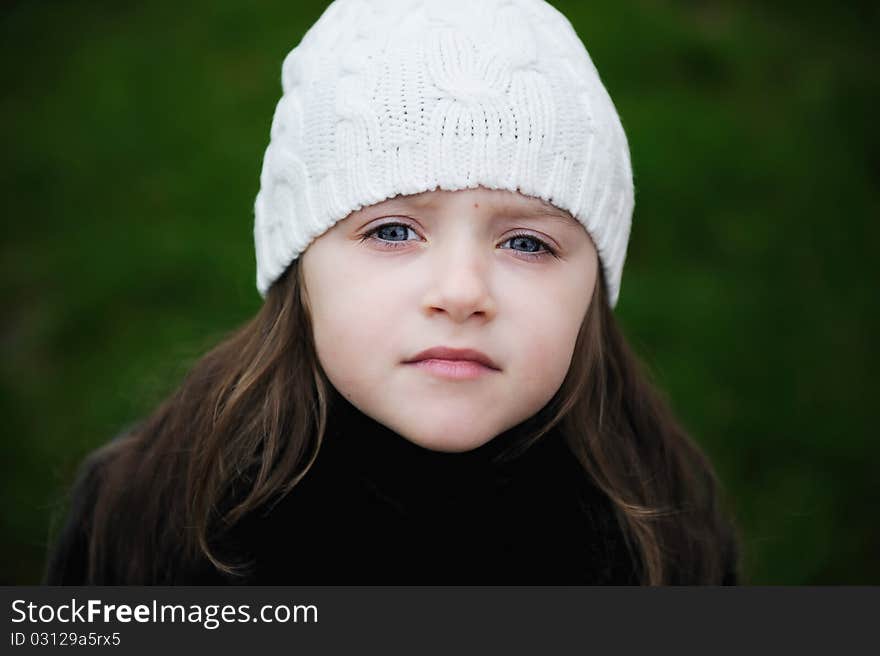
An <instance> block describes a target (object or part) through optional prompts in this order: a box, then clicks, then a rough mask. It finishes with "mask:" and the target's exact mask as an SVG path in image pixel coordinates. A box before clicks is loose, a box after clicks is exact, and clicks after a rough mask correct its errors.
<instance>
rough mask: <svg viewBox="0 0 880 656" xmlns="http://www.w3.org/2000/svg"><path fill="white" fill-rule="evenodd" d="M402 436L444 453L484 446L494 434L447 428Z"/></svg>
mask: <svg viewBox="0 0 880 656" xmlns="http://www.w3.org/2000/svg"><path fill="white" fill-rule="evenodd" d="M401 436H402V437H404V438H406V439H407V440H409V441H410V442H412V443H413V444H416V445H418V446H420V447H422V448H424V449H429V450H431V451H441V452H443V453H463V452H465V451H471V450H473V449H476V448H477V447H480V446H482V445H483V444H485V443H486V442H488V441H489V440H491V439H492V436H489V437H486V435H485V434H483V435H467V434H465V433H463V432H460V431H455V429H450V428H447V429H446V430H444V431H442V432H439V433H438V432H427V433H409V432H403V433H401Z"/></svg>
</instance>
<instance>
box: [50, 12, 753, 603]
mask: <svg viewBox="0 0 880 656" xmlns="http://www.w3.org/2000/svg"><path fill="white" fill-rule="evenodd" d="M282 85H283V95H282V97H281V100H280V101H279V103H278V105H277V108H276V111H275V116H274V119H273V122H272V128H271V139H270V143H269V146H268V148H267V150H266V154H265V158H264V160H263V170H262V175H261V179H260V183H261V187H260V190H259V194H258V195H257V199H256V205H255V214H256V220H255V229H254V235H255V242H256V259H257V287H258V290H259V292H260V293H261V295H262V296H263V297H264V298H265V303H264V304H263V306H262V307H261V309H260V310H259V312H258V313H257V315H256V316H255V317H254V318H253V319H252V320H250V321H249V322H248V323H246V324H245V325H244V326H242V327H241V328H240V329H239V330H237V331H236V332H235V333H234V334H232V335H231V336H230V337H229V338H228V339H226V340H225V341H224V342H223V343H221V344H219V345H218V346H217V347H216V348H214V349H213V350H212V351H210V352H209V353H208V354H207V355H205V356H204V357H203V358H202V359H201V361H200V362H198V363H197V364H196V365H195V366H194V367H193V369H192V370H191V371H190V373H189V374H188V375H187V377H186V378H185V380H184V381H183V383H182V384H181V386H180V387H179V388H178V389H177V390H176V391H175V392H174V393H173V394H172V395H171V396H170V398H168V399H167V400H166V401H165V402H164V403H162V404H161V406H160V407H159V408H158V409H156V410H155V411H154V412H153V413H152V414H151V415H150V416H149V417H146V418H145V419H143V420H142V421H140V422H139V423H137V424H136V425H134V426H132V427H131V428H130V429H129V430H127V431H124V432H123V434H121V435H120V436H118V437H117V438H116V439H114V440H112V441H110V442H109V443H108V444H107V445H105V446H104V447H102V448H101V449H99V450H97V451H96V452H95V453H93V454H92V455H91V456H90V457H89V458H88V459H87V460H86V462H85V463H84V464H83V465H82V467H81V469H80V474H79V478H78V480H77V482H76V483H75V485H74V491H73V495H72V505H71V510H70V513H69V517H68V521H67V524H66V526H65V528H64V529H63V532H62V534H61V536H60V538H59V540H58V542H57V544H56V546H55V548H54V550H53V552H52V554H51V556H50V559H49V563H48V568H47V573H46V582H48V583H51V584H206V583H232V584H236V583H246V584H386V583H387V584H440V583H443V584H504V583H510V584H578V583H580V584H596V583H609V584H621V583H623V584H651V585H657V584H719V583H726V584H727V583H736V582H737V580H738V574H737V552H738V550H737V547H736V538H735V531H734V529H733V526H732V524H731V523H730V522H729V521H728V519H727V518H726V517H725V516H724V515H723V513H722V511H721V510H720V507H719V505H720V504H719V502H718V497H719V492H718V484H717V481H716V479H715V476H714V474H713V472H712V468H711V466H710V465H709V463H708V462H707V460H706V459H705V457H704V456H703V455H702V453H701V452H700V450H699V449H698V448H697V447H696V446H695V445H694V443H693V442H692V441H691V440H690V439H689V438H688V436H687V435H686V434H685V431H684V430H683V429H682V427H681V426H680V425H679V424H678V423H677V422H676V420H675V418H674V417H673V415H672V413H671V412H670V410H669V407H668V406H667V404H666V403H665V401H664V397H663V395H662V393H660V392H658V391H657V390H655V389H654V387H652V384H651V383H650V381H649V377H648V375H647V372H646V371H645V369H644V368H643V366H642V365H641V364H640V363H639V361H638V359H637V357H636V355H635V354H634V353H633V351H632V350H631V348H630V347H629V346H628V345H627V343H626V341H625V339H624V337H623V335H622V333H621V331H620V329H619V327H618V325H617V323H616V321H615V318H614V314H613V312H612V310H613V308H614V307H615V305H616V303H617V299H618V294H619V290H620V281H621V275H622V268H623V262H624V258H625V254H626V248H627V242H628V238H629V232H630V221H631V215H632V211H633V204H634V201H633V196H634V194H633V183H632V171H631V167H630V157H629V150H628V145H627V140H626V137H625V134H624V131H623V128H622V126H621V123H620V119H619V117H618V115H617V112H616V111H615V108H614V105H613V103H612V102H611V99H610V98H609V96H608V94H607V92H606V90H605V88H604V87H603V85H602V83H601V81H600V79H599V76H598V73H597V72H596V69H595V68H594V66H593V64H592V62H591V60H590V57H589V55H588V54H587V52H586V50H585V49H584V46H583V44H582V43H581V41H580V40H579V39H578V37H577V35H576V33H575V32H574V30H573V28H572V27H571V25H570V23H569V22H568V20H567V19H566V18H565V17H564V16H563V15H562V14H560V13H559V12H558V11H557V10H556V9H554V8H553V7H552V6H550V5H549V4H547V3H545V2H543V0H481V1H479V2H473V1H472V0H466V1H461V0H455V1H453V0H444V2H427V1H420V0H381V1H380V0H370V1H366V0H336V1H335V2H333V3H332V4H331V5H330V6H329V7H328V8H327V9H326V11H325V12H324V14H323V15H322V16H321V17H320V19H319V20H318V21H317V22H316V23H315V25H314V26H312V28H311V29H310V30H309V31H308V32H307V33H306V35H305V36H304V37H303V39H302V42H301V43H300V44H299V45H298V46H297V47H296V48H294V49H293V51H291V52H290V54H289V55H288V56H287V57H286V58H285V60H284V64H283V69H282Z"/></svg>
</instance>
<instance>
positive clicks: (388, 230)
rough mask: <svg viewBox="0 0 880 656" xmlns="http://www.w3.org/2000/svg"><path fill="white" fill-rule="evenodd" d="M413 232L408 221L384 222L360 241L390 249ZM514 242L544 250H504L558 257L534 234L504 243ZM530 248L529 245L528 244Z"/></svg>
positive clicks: (533, 256)
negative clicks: (375, 243) (372, 242)
mask: <svg viewBox="0 0 880 656" xmlns="http://www.w3.org/2000/svg"><path fill="white" fill-rule="evenodd" d="M410 232H412V233H413V234H416V232H415V230H413V228H412V227H410V226H409V225H407V224H406V223H400V222H396V221H395V222H389V223H383V224H382V225H379V226H376V227H375V228H373V229H371V230H369V231H368V232H365V233H364V234H363V235H362V236H361V237H360V241H361V242H362V243H363V242H366V241H374V242H377V243H378V244H381V245H382V248H388V249H392V250H393V249H396V248H402V247H403V246H404V245H405V244H406V242H407V241H409V240H408V239H407V236H408V234H409V233H410ZM510 242H514V243H517V244H519V245H523V244H526V245H528V244H530V243H531V244H535V245H537V248H538V249H543V250H518V249H516V248H509V249H504V250H512V251H513V252H514V253H517V256H518V257H520V258H524V259H529V260H538V259H542V258H545V257H547V256H552V257H558V256H557V254H556V251H555V250H554V249H553V248H552V247H551V246H550V245H549V244H548V243H547V242H545V241H544V240H542V239H538V238H537V237H535V236H534V235H530V234H528V233H519V234H515V235H513V236H511V237H508V238H507V239H506V240H505V241H504V243H505V244H507V243H510ZM526 247H527V248H528V246H526Z"/></svg>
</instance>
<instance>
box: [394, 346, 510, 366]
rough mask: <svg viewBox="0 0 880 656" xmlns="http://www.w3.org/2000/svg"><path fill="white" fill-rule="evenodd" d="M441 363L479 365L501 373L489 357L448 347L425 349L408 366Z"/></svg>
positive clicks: (407, 361)
mask: <svg viewBox="0 0 880 656" xmlns="http://www.w3.org/2000/svg"><path fill="white" fill-rule="evenodd" d="M428 361H440V362H443V361H445V362H453V363H458V364H467V363H471V364H479V365H480V366H481V367H483V368H485V369H490V370H495V371H500V367H499V366H498V365H497V364H495V363H494V362H493V361H492V358H490V357H489V356H488V355H486V354H485V353H483V352H482V351H477V350H476V349H469V348H465V349H456V348H450V347H448V346H434V347H432V348H429V349H425V350H424V351H422V352H421V353H417V354H416V355H414V356H413V357H412V358H410V359H409V360H406V363H407V364H416V363H419V362H428Z"/></svg>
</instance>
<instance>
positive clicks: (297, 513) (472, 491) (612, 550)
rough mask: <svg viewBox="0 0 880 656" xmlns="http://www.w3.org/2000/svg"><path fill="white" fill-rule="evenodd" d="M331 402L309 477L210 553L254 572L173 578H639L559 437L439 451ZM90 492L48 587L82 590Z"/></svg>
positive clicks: (55, 558)
mask: <svg viewBox="0 0 880 656" xmlns="http://www.w3.org/2000/svg"><path fill="white" fill-rule="evenodd" d="M331 407H332V416H331V417H330V420H329V425H328V430H327V434H326V435H325V440H324V443H323V445H322V447H321V450H320V451H319V453H318V456H317V458H316V460H315V462H314V464H313V466H312V468H311V469H310V470H309V472H308V473H307V474H306V476H305V477H304V478H303V479H302V480H301V481H300V482H299V484H298V485H297V486H296V487H295V488H294V489H293V490H292V491H291V492H290V493H289V494H288V495H287V496H285V497H284V498H283V499H281V501H280V502H278V503H277V504H276V505H274V506H273V507H271V508H269V509H264V510H263V511H262V512H255V513H253V514H252V515H251V516H249V517H247V518H245V519H244V520H243V521H242V522H240V523H239V524H238V525H237V526H236V527H235V529H234V530H233V531H232V533H231V534H230V535H229V536H227V538H226V540H225V541H224V542H223V543H222V544H221V546H223V547H224V548H223V551H224V552H226V553H232V554H239V555H244V556H249V557H250V558H251V559H252V562H253V564H254V567H253V569H252V571H251V574H250V575H249V576H248V577H246V578H244V579H234V580H229V579H226V578H224V577H222V576H221V575H219V574H218V573H217V572H216V570H214V569H213V568H212V567H210V565H208V564H207V563H203V564H202V565H201V566H199V567H196V568H193V569H192V571H188V572H181V573H179V575H178V576H177V577H176V580H175V583H180V584H197V585H204V584H223V583H244V584H254V585H270V584H274V585H336V584H368V585H407V584H415V585H435V584H451V585H467V584H478V585H490V584H499V585H504V584H546V585H550V584H556V585H574V584H635V583H637V582H638V581H637V575H636V573H635V566H634V562H633V559H632V557H631V555H630V553H629V551H628V550H627V548H626V546H625V543H624V540H623V536H622V534H621V531H620V527H619V525H618V523H617V520H616V518H615V516H614V513H613V511H612V508H611V504H610V502H609V500H608V499H607V498H606V497H605V495H604V494H602V493H601V492H600V491H599V490H598V489H597V488H596V487H595V486H594V485H592V484H591V483H590V481H589V478H588V477H587V475H586V474H585V473H584V471H583V469H582V468H581V467H580V465H579V464H578V462H577V461H576V459H575V458H574V456H573V455H572V454H571V452H570V451H569V449H568V448H567V446H566V445H565V443H564V441H563V439H562V436H561V434H560V433H559V432H558V431H557V430H553V431H551V432H549V433H548V434H546V435H545V436H544V437H542V438H541V439H540V440H539V441H538V442H536V443H534V444H532V445H531V446H529V447H528V448H527V449H525V450H522V446H523V441H522V438H523V436H524V431H523V427H524V426H525V425H526V424H525V423H524V424H520V425H519V426H518V427H515V428H513V429H511V430H509V431H507V432H505V433H502V434H501V435H499V436H497V437H496V438H494V439H493V440H490V441H489V442H487V443H486V444H484V445H482V446H480V447H479V448H477V449H474V450H471V451H467V452H462V453H443V452H437V451H431V450H428V449H425V448H422V447H420V446H418V445H416V444H413V443H412V442H410V441H408V440H406V439H405V438H403V437H401V436H400V435H398V434H396V433H395V432H393V431H392V430H390V429H389V428H387V427H385V426H384V425H382V424H380V423H379V422H377V421H375V420H373V419H372V418H370V417H368V416H367V415H365V414H364V413H362V412H360V411H359V410H358V409H357V408H356V407H355V406H353V405H351V404H350V403H349V402H347V401H346V400H345V399H344V398H343V397H341V396H340V395H338V394H335V395H334V401H333V404H332V406H331ZM89 478H90V477H83V478H81V480H89ZM92 493H93V490H91V489H90V488H89V487H88V485H87V484H85V483H83V484H81V485H79V486H78V488H77V489H76V491H75V493H74V499H73V505H72V510H71V514H70V516H69V518H68V524H67V526H66V528H65V529H64V531H63V533H62V535H61V538H60V540H59V543H58V544H57V546H56V548H55V550H54V552H53V554H52V556H51V558H50V561H49V567H48V570H47V577H46V582H47V583H54V584H78V583H82V582H83V577H84V572H85V553H86V543H85V539H84V537H83V535H82V531H81V530H79V529H80V525H81V523H82V514H83V513H84V512H87V511H88V509H89V501H88V499H89V495H90V494H92ZM114 583H124V582H114Z"/></svg>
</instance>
